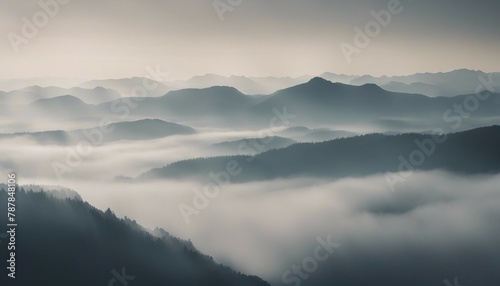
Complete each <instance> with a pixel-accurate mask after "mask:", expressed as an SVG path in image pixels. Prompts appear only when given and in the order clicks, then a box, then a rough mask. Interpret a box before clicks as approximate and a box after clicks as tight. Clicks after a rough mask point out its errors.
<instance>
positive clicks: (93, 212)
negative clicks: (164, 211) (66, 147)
mask: <svg viewBox="0 0 500 286" xmlns="http://www.w3.org/2000/svg"><path fill="white" fill-rule="evenodd" d="M0 200H1V201H2V202H6V201H7V192H6V191H5V190H4V189H1V190H0ZM16 206H18V208H17V210H16V219H17V221H19V222H22V223H20V224H19V226H18V227H17V229H16V246H18V247H17V248H16V269H17V273H16V279H11V278H7V268H6V267H3V268H2V269H1V270H0V274H1V277H2V278H0V279H1V281H3V282H2V285H4V283H5V282H6V279H11V280H10V281H9V283H8V284H7V285H73V286H79V285H82V286H83V285H118V283H120V282H118V281H116V280H117V279H119V278H118V277H120V278H122V279H124V277H126V278H127V279H125V280H124V282H125V283H128V284H130V285H179V286H185V285H193V286H194V285H214V286H215V285H218V286H219V285H243V286H254V285H255V286H257V285H269V284H268V283H266V282H264V281H263V280H261V279H260V278H257V277H255V276H247V275H243V274H241V273H238V272H236V271H234V270H232V269H230V268H229V267H226V266H223V265H220V264H217V263H216V262H214V261H213V259H212V258H211V257H209V256H206V255H203V254H202V253H200V252H199V251H198V250H196V249H195V248H194V247H193V245H192V244H191V243H190V242H186V241H182V240H179V239H177V238H175V237H173V236H171V235H169V234H168V233H166V232H165V231H163V230H159V229H157V230H156V231H155V234H157V236H153V235H152V234H151V233H150V232H146V231H144V228H143V227H141V226H140V225H138V224H137V223H136V222H135V221H133V220H130V219H127V218H125V219H119V218H117V217H116V216H115V215H114V214H113V212H112V211H111V210H109V209H108V210H107V211H105V212H102V211H100V210H97V209H96V208H94V207H92V206H91V205H89V204H88V203H86V202H83V201H81V200H68V199H66V200H60V199H56V198H54V197H53V196H51V195H50V194H47V193H45V192H36V193H35V192H31V191H25V190H24V189H22V188H19V189H18V190H17V192H16ZM6 207H7V204H2V205H1V206H0V211H1V212H2V213H6V212H7V209H6ZM0 221H1V223H2V224H3V225H6V224H7V216H4V217H2V218H1V219H0ZM2 245H3V246H5V245H4V244H2ZM0 254H1V256H2V257H7V255H8V253H7V247H1V249H0ZM54 269H57V274H55V273H54ZM120 275H122V276H120ZM112 279H115V282H116V283H114V284H113V281H112ZM124 282H123V281H122V282H121V283H124Z"/></svg>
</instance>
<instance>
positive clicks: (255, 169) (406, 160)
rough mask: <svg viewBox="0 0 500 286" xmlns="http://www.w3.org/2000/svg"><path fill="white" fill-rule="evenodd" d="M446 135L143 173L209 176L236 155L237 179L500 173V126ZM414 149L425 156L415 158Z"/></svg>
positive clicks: (346, 142) (366, 141) (330, 145)
mask: <svg viewBox="0 0 500 286" xmlns="http://www.w3.org/2000/svg"><path fill="white" fill-rule="evenodd" d="M446 136H447V137H445V138H446V140H444V142H442V143H441V142H439V143H437V141H435V140H442V138H443V137H440V138H441V139H439V138H438V137H434V135H425V134H415V133H409V134H402V135H394V136H389V135H382V134H369V135H363V136H356V137H351V138H343V139H337V140H332V141H326V142H321V143H298V144H293V145H291V146H289V147H286V148H283V149H279V150H271V151H268V152H264V153H261V154H258V155H256V156H254V157H250V156H225V157H224V156H222V157H213V158H200V159H192V160H186V161H180V162H176V163H172V164H169V165H167V166H165V167H162V168H157V169H153V170H150V171H148V172H146V173H144V174H142V175H141V176H139V177H138V178H139V179H154V178H175V179H179V178H206V177H208V176H209V173H210V172H214V173H216V172H218V171H222V170H224V168H225V166H226V164H227V162H229V161H231V160H234V161H236V162H237V163H238V165H239V167H241V168H242V170H243V171H242V172H241V174H240V175H238V176H236V177H234V178H231V179H232V181H233V180H234V181H237V182H240V181H241V182H243V181H259V180H269V179H276V178H290V177H297V176H312V177H324V178H342V177H352V176H354V177H358V176H368V175H372V174H377V173H386V172H399V171H409V170H424V171H428V170H446V171H450V172H456V173H464V174H495V173H498V172H500V150H499V149H498V148H497V147H496V146H498V145H499V144H500V126H491V127H483V128H478V129H474V130H469V131H464V132H459V133H453V134H448V135H446ZM435 138H438V139H435ZM431 142H433V143H431ZM421 146H424V147H421ZM415 152H418V154H421V155H418V157H411V156H415V155H414V153H415ZM428 153H429V154H428ZM412 154H413V155H412ZM427 154H428V155H427ZM410 157H411V158H410ZM415 158H417V159H415ZM413 161H415V162H417V163H418V164H417V163H415V164H413V163H412V162H413Z"/></svg>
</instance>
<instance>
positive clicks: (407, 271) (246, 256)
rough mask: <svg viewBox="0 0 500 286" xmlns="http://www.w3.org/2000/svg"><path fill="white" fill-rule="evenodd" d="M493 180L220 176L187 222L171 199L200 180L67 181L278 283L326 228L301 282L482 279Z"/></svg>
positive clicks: (492, 221) (493, 241)
mask: <svg viewBox="0 0 500 286" xmlns="http://www.w3.org/2000/svg"><path fill="white" fill-rule="evenodd" d="M499 183H500V176H477V177H465V178H463V177H460V176H458V175H453V174H448V173H444V172H425V173H415V174H414V175H413V176H411V177H410V178H409V179H408V180H407V181H406V182H405V183H404V184H401V185H399V186H398V187H397V188H396V190H395V192H392V191H391V190H390V189H389V188H388V187H387V184H386V181H385V178H384V177H383V176H373V177H367V178H362V179H359V178H356V179H350V178H349V179H343V180H338V181H325V180H316V179H292V180H287V181H282V180H278V181H271V182H263V183H247V184H236V185H225V186H223V187H222V189H221V192H220V193H219V194H218V196H215V197H214V198H209V204H208V206H206V207H204V208H202V209H201V210H200V211H199V213H198V214H196V215H192V216H190V223H189V224H188V223H186V221H185V219H184V218H183V216H182V215H181V213H180V211H179V205H181V204H187V205H191V206H192V205H193V203H192V200H193V198H194V197H195V192H194V191H193V190H194V189H198V190H201V189H202V188H203V185H201V184H199V183H193V182H182V181H175V182H173V181H156V182H151V183H145V184H121V183H106V184H103V183H96V182H90V181H88V182H76V181H75V182H71V181H68V182H67V184H66V185H67V186H70V187H72V188H75V189H76V190H77V191H79V193H80V194H81V195H82V197H83V199H84V200H87V201H89V202H90V203H91V204H93V205H95V206H97V207H98V208H101V209H105V208H108V207H110V208H111V209H113V210H114V211H115V212H116V214H117V215H119V216H129V217H131V218H134V219H136V220H137V221H138V222H139V223H142V224H144V225H146V226H148V227H151V228H152V227H155V226H160V227H163V228H165V229H167V230H168V231H170V232H171V233H172V234H173V235H176V236H179V237H181V238H189V239H191V240H192V241H193V243H194V244H195V245H196V246H197V247H198V248H199V249H200V250H201V251H202V252H204V253H207V254H209V255H212V256H214V258H215V259H216V260H217V261H220V262H224V263H227V264H229V265H230V266H233V267H235V268H236V269H238V270H240V271H243V272H245V273H253V274H257V275H260V276H261V277H263V278H264V279H268V280H270V281H274V282H277V283H278V284H279V283H281V282H282V281H281V276H282V274H283V273H284V272H285V271H286V270H288V269H291V267H292V265H301V264H302V261H303V260H304V259H305V258H306V257H310V256H311V255H312V253H313V251H314V250H315V247H317V245H318V242H317V239H318V238H322V239H324V240H326V239H327V237H328V236H331V239H332V240H333V241H334V242H335V243H338V244H340V247H339V248H338V249H337V250H336V251H335V252H334V253H333V254H332V255H331V256H330V257H329V259H328V260H326V261H324V262H319V266H318V270H317V272H314V273H311V274H310V277H308V278H307V279H302V280H301V283H304V284H303V285H322V284H321V283H326V281H328V283H333V282H341V281H344V282H346V281H351V282H352V284H351V285H362V284H361V283H365V284H364V285H366V283H368V282H369V281H372V282H373V285H379V284H377V283H378V282H379V281H392V282H394V283H397V282H398V281H399V282H401V283H407V284H408V285H423V284H419V283H427V282H429V281H434V279H438V280H436V281H435V283H434V284H426V285H440V284H441V283H442V281H443V279H445V278H446V277H449V278H450V279H453V277H455V276H459V277H460V278H462V279H461V281H460V282H462V281H464V283H465V282H467V284H466V285H486V284H483V283H486V282H490V281H492V279H494V278H495V277H494V275H493V274H492V273H494V272H493V268H494V267H495V265H496V266H498V262H499V259H498V257H499V256H498V254H500V248H499V247H498V243H497V242H498V239H499V238H500V228H499V227H498V223H497V222H498V219H499V218H500V208H499V206H500V194H498V185H499ZM424 262H425V263H424ZM422 263H424V264H422ZM495 263H496V264H495ZM391 267H392V268H391ZM431 270H432V271H431ZM356 271H357V274H356V275H354V276H353V277H349V275H352V274H354V273H356ZM384 271H385V272H384ZM425 271H427V272H428V273H427V274H426V275H424V273H425ZM485 273H486V274H485ZM488 274H490V275H488ZM290 277H297V276H296V275H291V276H290ZM384 277H385V278H384ZM436 277H439V278H436ZM481 277H482V278H481ZM384 279H385V280H384ZM404 279H411V281H410V280H404ZM481 279H482V280H481ZM308 283H311V284H308ZM412 283H414V284H412ZM290 285H293V284H290Z"/></svg>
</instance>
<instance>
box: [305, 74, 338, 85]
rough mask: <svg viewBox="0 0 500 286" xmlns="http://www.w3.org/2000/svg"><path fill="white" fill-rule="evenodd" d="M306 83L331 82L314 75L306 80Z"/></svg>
mask: <svg viewBox="0 0 500 286" xmlns="http://www.w3.org/2000/svg"><path fill="white" fill-rule="evenodd" d="M307 83H308V84H332V83H333V82H331V81H329V80H326V79H324V78H322V77H319V76H316V77H313V78H312V79H311V80H310V81H308V82H307Z"/></svg>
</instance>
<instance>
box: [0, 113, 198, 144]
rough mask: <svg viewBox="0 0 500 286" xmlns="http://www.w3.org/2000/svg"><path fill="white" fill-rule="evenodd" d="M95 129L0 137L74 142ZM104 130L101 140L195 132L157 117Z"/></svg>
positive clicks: (14, 134)
mask: <svg viewBox="0 0 500 286" xmlns="http://www.w3.org/2000/svg"><path fill="white" fill-rule="evenodd" d="M96 130H101V128H99V127H95V128H90V129H81V130H74V131H62V130H53V131H42V132H32V133H11V134H0V139H5V138H15V137H26V138H30V139H33V140H35V141H36V142H37V143H39V144H62V145H64V144H76V143H78V142H80V141H81V140H84V141H89V139H88V138H87V137H86V134H90V135H89V136H92V138H94V136H96V135H95V133H96ZM105 130H106V132H99V133H100V134H102V142H113V141H118V140H150V139H157V138H163V137H167V136H173V135H189V134H194V133H196V131H195V130H194V129H193V128H191V127H188V126H185V125H181V124H177V123H173V122H166V121H162V120H158V119H141V120H137V121H127V122H116V123H110V124H108V125H107V126H106V127H105ZM98 137H100V136H98ZM94 139H95V138H94Z"/></svg>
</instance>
